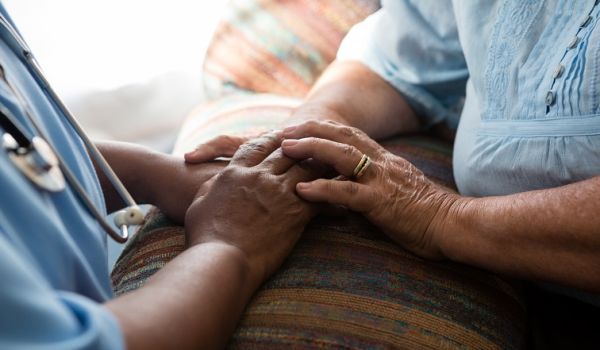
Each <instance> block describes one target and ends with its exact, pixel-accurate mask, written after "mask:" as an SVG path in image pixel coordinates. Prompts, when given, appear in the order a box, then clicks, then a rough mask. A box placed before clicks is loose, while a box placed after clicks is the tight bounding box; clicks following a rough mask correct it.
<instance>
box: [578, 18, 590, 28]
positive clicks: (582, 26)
mask: <svg viewBox="0 0 600 350" xmlns="http://www.w3.org/2000/svg"><path fill="white" fill-rule="evenodd" d="M591 21H592V16H587V17H586V18H585V19H584V20H583V21H582V22H581V24H580V25H579V27H581V28H585V27H587V26H588V24H590V22H591Z"/></svg>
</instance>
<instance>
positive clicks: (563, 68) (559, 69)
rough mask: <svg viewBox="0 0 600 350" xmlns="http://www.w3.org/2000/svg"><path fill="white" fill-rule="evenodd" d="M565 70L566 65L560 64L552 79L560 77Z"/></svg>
mask: <svg viewBox="0 0 600 350" xmlns="http://www.w3.org/2000/svg"><path fill="white" fill-rule="evenodd" d="M564 71H565V66H563V65H562V64H559V65H558V66H556V68H555V69H554V73H552V79H558V78H560V76H561V75H562V74H563V72H564Z"/></svg>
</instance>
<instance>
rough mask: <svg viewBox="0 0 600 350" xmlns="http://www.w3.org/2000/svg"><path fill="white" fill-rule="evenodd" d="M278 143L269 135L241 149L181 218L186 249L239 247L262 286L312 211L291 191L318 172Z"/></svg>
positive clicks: (313, 212)
mask: <svg viewBox="0 0 600 350" xmlns="http://www.w3.org/2000/svg"><path fill="white" fill-rule="evenodd" d="M281 141H282V138H281V137H280V136H278V135H276V134H274V133H270V134H267V135H264V136H262V137H260V138H258V139H255V140H253V141H251V142H248V143H246V144H244V145H242V146H241V147H240V149H239V150H238V151H237V152H236V153H235V155H234V156H233V159H232V160H231V162H230V164H229V165H228V166H227V167H226V168H225V169H223V170H222V171H221V173H219V174H218V175H217V176H215V178H214V181H212V182H213V183H212V185H211V186H210V187H209V188H207V189H206V191H205V193H202V194H201V195H200V196H199V197H198V198H197V199H196V200H195V201H194V202H193V203H192V205H191V206H190V208H189V209H188V211H187V214H186V217H185V227H186V234H187V243H188V245H195V244H200V243H207V242H222V243H225V244H229V245H232V246H234V247H237V248H238V249H240V250H241V251H242V252H243V253H244V254H245V256H247V258H248V261H249V266H250V267H251V270H252V271H253V273H255V274H256V275H257V276H258V277H257V278H258V279H259V280H261V281H262V280H264V279H266V278H267V277H268V276H269V275H270V274H271V273H273V271H275V269H276V268H277V267H279V266H280V265H281V263H282V262H283V260H284V259H285V257H286V256H287V255H288V254H289V253H290V251H291V250H292V248H293V246H294V245H295V244H296V242H297V241H298V238H299V237H300V234H301V233H302V231H303V229H304V226H305V225H306V224H307V223H308V221H309V220H310V218H312V216H313V215H314V214H315V212H316V210H314V209H313V207H312V206H311V205H310V204H309V203H307V202H305V201H304V200H302V199H301V198H299V197H298V196H297V195H296V193H295V191H294V189H295V187H296V185H297V184H298V183H299V182H302V181H311V180H314V179H316V178H317V177H318V176H319V175H321V172H320V171H319V170H318V168H316V167H314V166H313V165H311V162H302V163H298V161H296V160H293V159H291V158H289V157H286V156H285V155H283V152H282V150H281V148H279V147H280V144H281Z"/></svg>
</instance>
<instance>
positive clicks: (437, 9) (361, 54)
mask: <svg viewBox="0 0 600 350" xmlns="http://www.w3.org/2000/svg"><path fill="white" fill-rule="evenodd" d="M337 58H338V60H356V61H360V62H361V63H363V64H364V65H366V66H367V67H369V68H370V69H371V70H373V71H374V72H375V73H377V74H378V75H379V76H381V77H382V78H383V79H384V80H386V81H387V82H389V83H390V84H391V85H392V86H394V87H395V88H396V89H397V90H398V91H399V92H400V93H401V94H402V95H403V96H404V97H405V98H406V99H407V100H408V103H409V104H410V105H411V107H412V108H414V109H415V111H416V112H417V113H418V114H419V115H420V116H421V117H422V118H424V123H423V124H424V125H425V126H426V127H428V126H431V125H433V124H436V123H439V122H446V123H447V124H448V125H449V126H451V127H456V125H457V123H458V118H459V114H460V109H461V108H462V102H463V101H464V95H465V86H466V82H467V79H468V77H469V73H468V69H467V65H466V62H465V59H464V55H463V51H462V47H461V44H460V42H459V38H458V31H457V27H456V21H455V17H454V10H453V5H452V2H451V1H446V0H444V1H439V0H389V1H386V0H383V1H382V8H381V9H380V10H379V11H377V12H375V13H374V14H372V15H371V16H369V17H367V18H366V19H365V20H364V21H363V22H361V23H359V24H357V25H355V26H354V27H353V28H352V29H351V30H350V32H349V33H348V35H347V36H346V38H344V40H343V42H342V44H341V46H340V49H339V51H338V57H337Z"/></svg>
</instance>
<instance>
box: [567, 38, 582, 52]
mask: <svg viewBox="0 0 600 350" xmlns="http://www.w3.org/2000/svg"><path fill="white" fill-rule="evenodd" d="M577 44H579V37H574V38H573V40H571V42H570V43H569V45H568V46H567V49H569V50H570V49H574V48H575V46H577Z"/></svg>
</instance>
